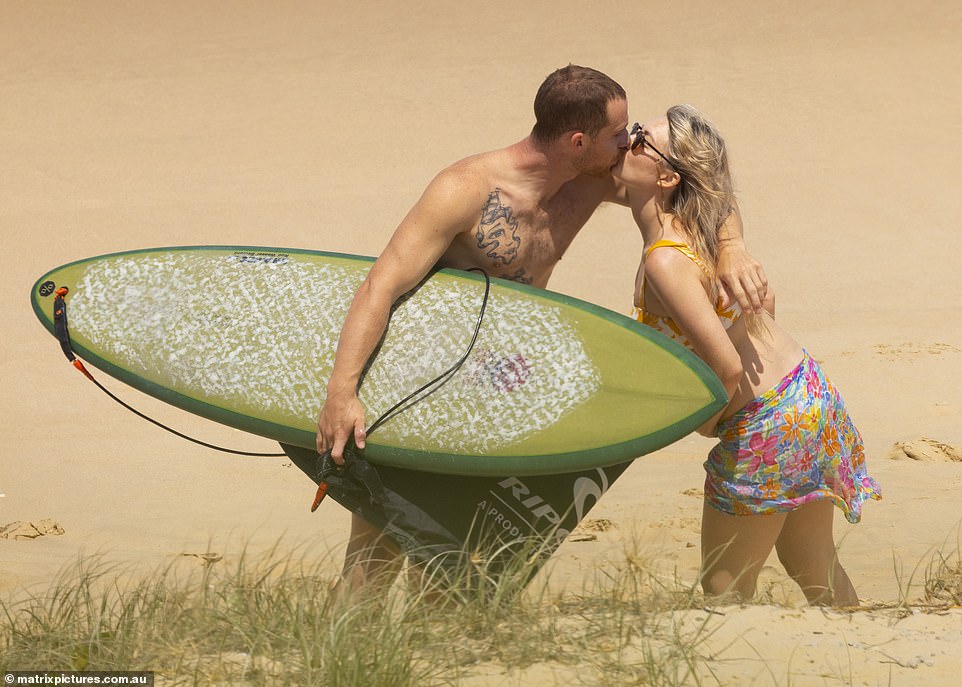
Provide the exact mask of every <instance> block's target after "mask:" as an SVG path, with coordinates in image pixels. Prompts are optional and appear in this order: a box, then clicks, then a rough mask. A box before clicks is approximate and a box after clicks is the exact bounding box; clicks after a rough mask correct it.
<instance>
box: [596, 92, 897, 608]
mask: <svg viewBox="0 0 962 687" xmlns="http://www.w3.org/2000/svg"><path fill="white" fill-rule="evenodd" d="M631 134H632V140H631V146H630V151H629V153H628V155H627V156H626V157H625V159H624V161H623V162H622V163H621V165H620V166H619V167H617V168H616V170H615V176H616V178H617V179H618V180H619V181H620V182H621V183H622V184H623V185H624V188H625V191H626V193H627V196H628V200H629V202H630V205H631V210H632V214H633V216H634V218H635V221H636V222H637V223H638V226H639V228H640V229H641V233H642V237H643V239H644V251H643V257H642V261H641V265H640V267H639V270H638V276H637V278H636V284H635V296H634V305H635V311H634V314H635V316H636V317H637V319H639V320H640V321H642V322H644V323H645V324H648V325H650V326H652V327H654V328H655V329H658V330H660V331H661V332H663V333H665V334H667V335H668V336H670V337H672V338H674V339H676V340H678V341H679V342H681V343H682V344H684V345H685V346H687V347H689V348H690V349H691V350H693V351H694V352H695V353H696V354H697V355H698V356H699V357H701V358H702V359H703V360H704V361H705V362H706V363H708V365H709V366H711V368H712V369H713V370H714V371H715V373H716V374H717V375H718V377H719V379H721V381H722V383H723V384H724V386H725V389H726V391H727V392H728V396H729V398H730V401H729V403H728V405H727V406H726V407H725V408H724V409H722V411H721V412H720V413H719V414H718V415H716V416H715V417H713V418H711V419H710V420H709V421H708V422H707V423H705V425H704V426H703V427H701V428H700V430H699V431H700V432H701V433H703V434H705V435H707V436H717V437H718V438H719V443H718V444H717V445H716V446H715V447H714V448H713V449H712V450H711V452H710V453H709V455H708V459H707V461H706V462H705V470H706V472H707V477H706V481H705V503H704V508H703V515H702V534H701V539H702V541H701V543H702V572H701V577H702V580H701V582H702V587H703V588H704V590H705V593H706V594H710V595H721V594H728V593H734V594H736V595H738V596H740V597H742V598H746V599H747V598H751V597H752V596H753V595H754V593H755V586H756V581H757V578H758V573H759V571H760V570H761V568H762V565H763V564H764V563H765V560H766V559H767V557H768V555H769V554H770V553H771V551H772V548H774V549H775V550H776V551H777V553H778V558H779V560H780V561H781V563H782V564H783V565H784V566H785V570H786V571H787V572H788V574H789V575H790V576H791V577H792V578H793V579H794V580H795V581H796V582H797V583H798V585H799V586H800V587H801V589H802V591H803V592H804V594H805V596H806V598H807V599H808V601H809V602H810V603H812V604H834V605H838V606H855V605H857V604H858V596H857V594H856V592H855V589H854V587H853V585H852V582H851V580H850V579H849V577H848V575H847V574H846V572H845V569H844V568H843V567H842V565H841V563H840V562H839V560H838V555H837V550H836V546H835V539H834V535H833V530H832V525H833V506H838V507H839V508H840V509H841V510H842V512H843V513H844V514H845V517H846V518H847V519H848V520H849V521H850V522H853V523H854V522H858V520H859V518H860V516H861V504H862V502H863V501H864V500H866V499H868V498H876V499H877V498H880V491H879V488H878V485H877V484H876V483H875V481H874V480H873V479H872V478H871V477H869V476H868V475H867V473H866V470H865V457H864V451H863V445H862V439H861V436H860V435H859V432H858V430H857V429H856V428H855V425H854V424H853V423H852V421H851V419H850V418H849V415H848V413H847V412H846V409H845V406H844V403H843V402H842V398H841V396H840V395H839V393H838V391H837V390H836V389H835V387H834V386H833V385H832V383H831V382H830V381H829V380H828V378H827V377H826V376H825V375H824V373H823V372H822V371H821V369H820V368H819V366H818V364H817V363H816V362H815V361H814V360H813V359H812V358H811V356H809V355H808V353H807V352H806V351H805V350H804V349H803V348H802V347H801V346H800V345H799V344H798V343H797V342H796V341H795V340H794V339H793V338H792V337H791V335H790V334H789V333H788V332H786V331H785V330H784V329H782V328H781V326H779V324H778V323H777V322H776V320H775V316H774V314H775V309H774V301H773V299H772V298H771V297H769V298H768V300H767V302H766V303H765V311H764V312H762V313H761V314H746V315H742V313H741V311H740V310H739V309H738V306H737V305H735V306H734V307H730V308H726V307H722V305H721V303H722V300H721V299H720V298H719V296H718V292H717V288H716V286H715V284H716V280H715V266H716V264H717V260H718V254H719V246H718V238H717V236H718V227H719V226H721V224H722V223H723V222H724V221H725V218H727V217H728V215H729V214H730V213H731V212H732V211H733V209H734V208H735V197H734V193H733V190H732V179H731V174H730V171H729V167H728V155H727V151H726V149H725V142H724V140H723V139H722V137H721V136H720V135H719V133H718V131H717V130H716V129H715V127H714V126H713V125H712V124H711V123H710V122H709V121H708V120H706V119H705V118H704V117H703V116H702V115H701V114H700V113H699V112H698V111H697V110H695V109H694V108H692V107H690V106H675V107H672V108H671V109H669V110H668V113H667V116H663V117H658V118H656V119H653V120H651V121H649V122H646V123H645V125H644V126H640V125H638V124H636V125H635V126H634V128H633V130H632V132H631ZM769 293H771V292H769Z"/></svg>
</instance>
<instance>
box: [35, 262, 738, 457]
mask: <svg viewBox="0 0 962 687" xmlns="http://www.w3.org/2000/svg"><path fill="white" fill-rule="evenodd" d="M372 261H373V259H372V258H369V257H363V256H355V255H345V254H337V253H326V252H315V251H306V250H294V249H284V248H264V247H249V246H193V247H189V246H188V247H173V248H154V249H145V250H136V251H129V252H123V253H115V254H110V255H103V256H98V257H92V258H89V259H86V260H80V261H77V262H73V263H70V264H68V265H64V266H62V267H58V268H56V269H54V270H51V271H50V272H48V273H47V274H45V275H43V276H42V277H40V278H39V279H38V280H37V282H36V284H35V285H34V287H33V289H32V292H31V302H32V304H33V308H34V310H35V312H36V315H37V317H38V318H39V319H40V321H41V323H42V324H43V325H44V326H45V327H46V328H47V329H48V330H50V331H51V333H53V332H54V321H53V314H52V304H53V298H54V296H53V294H54V291H55V290H56V289H57V288H60V287H66V288H67V289H68V295H67V297H66V303H67V312H68V316H69V329H70V335H71V341H72V346H73V348H74V350H75V351H76V353H77V355H78V356H79V357H80V358H82V359H83V360H85V361H86V362H88V363H90V364H92V365H93V366H95V367H97V368H99V369H101V370H103V371H104V372H106V373H108V374H110V375H112V376H114V377H116V378H117V379H119V380H121V381H123V382H125V383H127V384H129V385H131V386H133V387H135V388H137V389H139V390H141V391H144V392H146V393H148V394H150V395H152V396H155V397H157V398H159V399H161V400H163V401H166V402H168V403H170V404H172V405H174V406H177V407H179V408H182V409H184V410H187V411H189V412H192V413H196V414H198V415H201V416H203V417H206V418H209V419H211V420H215V421H217V422H221V423H224V424H227V425H230V426H233V427H236V428H238V429H241V430H244V431H247V432H251V433H254V434H257V435H261V436H264V437H268V438H271V439H274V440H277V441H279V442H282V443H284V444H287V445H290V446H293V447H301V448H304V449H307V450H311V449H312V448H313V447H314V436H315V422H316V418H317V412H318V409H319V407H320V405H321V404H322V402H323V400H324V395H325V390H326V381H327V379H328V377H329V375H330V372H331V368H332V365H333V361H334V353H335V348H336V345H337V339H338V335H339V332H340V328H341V324H342V323H343V320H344V317H345V315H346V313H347V310H348V307H349V306H350V303H351V299H352V297H353V294H354V291H355V290H356V288H357V287H358V286H359V285H360V283H361V282H362V280H363V279H364V276H365V275H366V273H367V271H368V270H369V268H370V266H371V264H372ZM491 282H492V283H491V290H490V296H489V300H488V303H487V308H486V311H485V314H484V318H483V321H482V324H481V327H480V330H479V332H478V338H477V342H476V344H475V346H474V348H473V350H472V352H471V354H470V356H469V357H468V358H467V359H466V360H465V362H464V364H463V365H462V366H461V367H460V368H459V369H458V371H457V372H456V373H455V374H454V375H453V376H452V378H451V379H450V380H449V381H448V382H447V383H445V384H444V385H443V386H441V387H440V388H439V389H438V390H437V391H436V392H435V393H432V394H431V395H429V396H427V397H426V398H425V399H424V400H422V401H420V402H418V403H416V404H415V405H413V406H412V407H410V408H409V409H407V410H405V411H404V412H403V413H401V414H399V415H397V416H396V417H395V418H394V419H392V420H391V421H389V422H387V423H385V424H384V425H383V426H382V427H380V428H379V429H378V430H377V431H376V432H375V433H373V434H372V435H371V437H370V439H369V441H368V444H367V449H366V450H365V452H364V455H365V457H366V458H367V459H368V460H369V461H371V462H372V463H374V464H376V465H383V466H388V467H391V468H405V469H414V470H419V471H427V472H434V473H444V474H448V475H462V476H472V475H473V476H485V475H487V476H503V475H515V476H528V475H532V476H534V475H546V474H558V473H570V472H576V471H583V470H591V469H596V468H604V467H607V466H612V465H616V464H621V463H624V462H625V461H630V460H631V459H633V458H635V457H637V456H640V455H643V454H645V453H648V452H650V451H653V450H656V449H658V448H661V447H663V446H665V445H667V444H669V443H671V442H673V441H675V440H677V439H679V438H680V437H682V436H684V435H685V434H688V433H690V432H691V431H693V430H694V429H695V428H696V427H697V426H699V425H700V424H701V423H703V422H704V421H705V420H706V419H707V418H708V417H710V416H711V415H713V414H714V413H715V412H717V411H718V410H719V409H720V408H721V407H722V405H723V404H724V402H725V393H724V389H723V388H722V386H721V384H720V383H719V381H718V380H717V378H716V377H715V375H714V374H713V373H712V372H711V370H710V369H709V368H708V367H707V366H706V365H705V364H704V363H703V362H702V361H701V360H700V359H698V358H697V357H696V356H694V355H693V354H691V353H690V352H689V351H687V350H686V349H685V348H683V347H682V346H680V345H678V344H676V343H675V342H673V341H671V340H669V339H667V338H666V337H664V336H662V335H660V334H658V333H656V332H654V331H653V330H651V329H649V328H648V327H645V326H644V325H642V324H640V323H638V322H635V321H634V320H632V319H630V318H627V317H624V316H622V315H619V314H617V313H614V312H611V311H609V310H606V309H604V308H601V307H598V306H596V305H592V304H590V303H586V302H584V301H581V300H578V299H575V298H572V297H569V296H564V295H561V294H558V293H553V292H550V291H544V290H540V289H535V288H531V287H527V286H524V285H520V284H517V283H514V282H509V281H504V280H500V279H492V280H491ZM484 291H485V282H484V279H483V278H482V277H481V276H480V275H478V274H474V273H468V272H461V271H457V270H448V269H444V270H440V271H437V272H435V273H433V274H432V275H431V276H430V277H429V278H428V279H426V280H425V281H424V282H423V283H422V284H421V285H420V286H419V287H418V288H417V289H416V290H415V291H414V292H412V293H411V294H410V295H409V296H408V297H406V298H405V299H402V302H400V303H399V304H397V306H396V307H395V310H394V312H393V314H392V317H391V321H390V324H389V327H388V331H387V333H386V335H385V337H384V340H383V343H382V345H381V347H380V349H379V351H378V353H377V355H376V356H375V357H374V358H373V360H372V362H371V363H370V366H369V368H368V370H367V372H366V374H365V377H364V380H363V383H362V385H361V388H360V398H361V401H362V403H363V404H364V406H365V408H366V411H367V417H368V420H369V421H372V420H373V419H374V418H377V417H379V416H380V415H381V414H382V413H383V412H384V411H385V410H387V409H388V408H390V407H391V406H392V405H393V404H394V403H395V402H396V401H398V400H400V399H401V398H403V397H404V396H406V395H407V394H409V393H410V392H411V391H414V390H415V389H417V388H418V387H420V386H421V385H423V384H425V383H427V382H429V381H430V380H432V379H434V378H435V377H436V376H437V375H438V374H440V373H441V372H443V371H444V370H446V369H447V368H449V367H450V366H451V365H452V364H453V363H454V362H455V361H456V360H458V359H459V358H460V357H461V356H462V355H463V353H464V351H465V350H466V349H467V347H468V344H469V342H470V341H471V338H472V335H473V334H474V329H475V325H476V323H477V318H478V312H479V308H480V307H481V303H482V299H483V295H484Z"/></svg>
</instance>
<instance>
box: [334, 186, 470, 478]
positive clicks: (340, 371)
mask: <svg viewBox="0 0 962 687" xmlns="http://www.w3.org/2000/svg"><path fill="white" fill-rule="evenodd" d="M479 212H480V205H479V204H478V202H477V194H476V193H473V192H471V189H470V188H469V185H467V184H465V183H464V181H463V179H462V178H461V177H460V176H459V175H458V174H456V173H455V172H452V171H450V170H446V171H444V172H442V173H441V174H439V175H438V176H437V177H435V179H434V180H433V181H432V182H431V183H430V184H429V185H428V188H427V189H426V190H425V191H424V194H423V195H422V196H421V198H420V200H418V202H417V203H416V204H415V206H414V207H413V208H412V209H411V211H410V212H409V213H408V214H407V216H406V217H405V218H404V219H403V220H402V222H401V224H400V225H398V228H397V229H396V230H395V232H394V235H393V236H392V237H391V240H390V241H389V242H388V244H387V246H386V247H385V249H384V251H383V252H382V253H381V255H380V257H378V259H377V260H376V261H375V263H374V265H373V266H372V267H371V270H370V272H368V275H367V277H366V278H365V280H364V282H363V283H362V284H361V286H360V287H359V288H358V290H357V292H356V293H355V294H354V300H353V301H352V303H351V307H350V309H349V310H348V313H347V317H346V318H345V320H344V325H343V326H342V328H341V335H340V339H339V341H338V345H337V353H336V355H335V358H334V369H333V370H332V372H331V377H330V379H329V380H328V384H327V397H326V399H325V401H324V405H323V406H322V407H321V410H320V413H319V415H318V420H317V450H318V452H319V453H323V452H325V451H327V450H328V449H331V456H332V457H333V458H334V461H335V462H336V463H339V464H340V463H342V462H343V455H344V446H345V445H346V444H347V441H348V439H349V438H350V437H351V436H353V437H354V441H355V444H356V445H357V446H358V448H364V441H365V438H366V437H365V414H364V408H363V407H362V406H361V402H360V400H359V399H358V397H357V386H358V381H359V380H360V376H361V371H362V370H363V368H364V365H365V364H366V363H367V361H368V359H369V358H370V357H371V354H372V353H373V352H374V349H375V347H376V346H377V344H378V342H379V341H380V339H381V336H382V335H383V334H384V330H385V328H386V327H387V322H388V319H389V317H390V312H391V307H392V306H393V305H394V303H395V302H396V301H397V300H398V299H399V298H400V297H401V296H403V295H404V294H405V293H407V292H408V291H410V290H411V289H413V288H414V287H415V286H417V285H418V283H420V281H421V280H422V279H424V277H425V276H426V275H427V274H428V272H429V271H430V270H431V268H432V267H434V265H435V264H437V262H438V260H439V259H440V258H441V256H442V255H443V254H444V252H445V251H446V250H447V249H448V247H449V246H450V245H451V242H452V241H454V239H455V237H456V236H457V235H458V234H459V233H461V232H464V231H467V230H469V229H470V228H471V227H472V226H473V225H474V223H475V222H476V221H477V217H478V213H479Z"/></svg>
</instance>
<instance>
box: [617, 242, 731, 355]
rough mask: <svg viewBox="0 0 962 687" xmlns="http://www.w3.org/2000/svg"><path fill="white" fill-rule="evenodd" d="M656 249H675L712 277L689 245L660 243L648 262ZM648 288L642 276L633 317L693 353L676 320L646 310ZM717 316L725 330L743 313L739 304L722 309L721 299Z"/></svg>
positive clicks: (716, 309) (649, 251)
mask: <svg viewBox="0 0 962 687" xmlns="http://www.w3.org/2000/svg"><path fill="white" fill-rule="evenodd" d="M656 248H674V249H675V250H677V251H678V252H679V253H681V254H682V255H684V256H686V257H687V258H688V259H690V260H691V261H692V262H694V263H695V264H696V265H698V266H699V267H700V268H701V269H702V271H703V272H704V273H705V274H706V275H708V276H709V277H711V271H710V270H709V269H708V265H706V264H705V261H704V260H702V259H701V258H700V257H699V256H698V254H697V253H696V252H695V251H693V250H692V249H691V247H689V246H688V244H686V243H678V242H676V241H667V240H662V241H658V242H656V243H655V244H653V245H652V246H651V247H650V248H649V249H648V250H647V251H645V259H646V260H647V259H648V256H649V255H651V252H652V251H653V250H655V249H656ZM646 286H647V284H646V283H645V277H644V275H642V277H641V297H640V298H639V302H640V303H641V305H636V306H634V307H633V308H632V309H631V316H632V317H633V318H635V319H636V320H638V321H639V322H643V323H644V324H647V325H648V326H649V327H651V328H652V329H655V330H657V331H659V332H661V333H662V334H664V335H665V336H667V337H669V338H671V339H674V340H675V341H677V342H678V343H680V344H681V345H682V346H684V347H685V348H687V349H689V350H691V351H693V350H694V347H693V346H692V345H691V341H689V340H688V337H687V336H685V333H684V332H683V331H682V330H681V327H679V326H678V325H677V324H675V321H674V320H672V319H671V318H670V317H668V316H667V315H655V314H654V313H650V312H648V311H647V310H645V287H646ZM715 314H717V315H718V319H719V320H720V321H721V323H722V326H723V327H725V329H728V328H729V327H731V326H732V325H733V324H735V322H737V321H738V318H739V317H741V314H742V311H741V308H739V307H738V303H732V305H731V307H729V308H722V306H721V299H719V301H718V302H717V303H716V304H715Z"/></svg>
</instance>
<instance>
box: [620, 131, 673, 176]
mask: <svg viewBox="0 0 962 687" xmlns="http://www.w3.org/2000/svg"><path fill="white" fill-rule="evenodd" d="M631 136H632V138H633V139H634V140H633V141H632V142H631V152H635V151H636V150H638V149H639V148H641V149H642V150H644V148H645V146H648V147H649V148H650V149H651V151H652V152H653V153H654V154H655V155H657V156H658V157H660V158H661V159H662V160H664V161H665V162H666V163H667V164H668V166H669V167H671V168H672V169H674V170H675V171H676V172H677V171H678V169H677V168H676V167H675V165H674V164H673V163H672V161H671V160H669V159H668V158H667V157H666V156H665V154H664V153H663V152H661V151H660V150H658V149H657V148H656V147H655V146H653V145H652V144H651V141H649V140H648V139H647V136H646V134H645V127H643V126H642V125H641V124H639V123H638V122H635V125H634V126H633V127H631Z"/></svg>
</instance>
